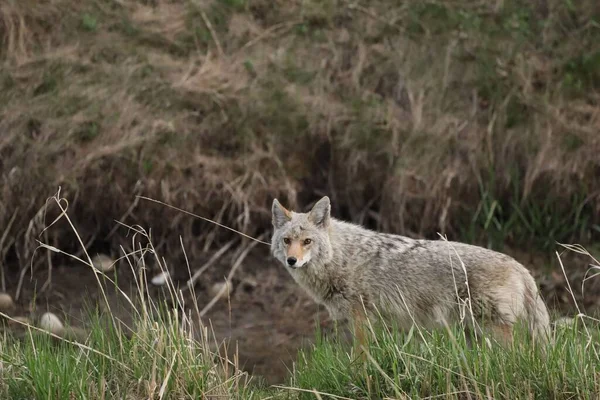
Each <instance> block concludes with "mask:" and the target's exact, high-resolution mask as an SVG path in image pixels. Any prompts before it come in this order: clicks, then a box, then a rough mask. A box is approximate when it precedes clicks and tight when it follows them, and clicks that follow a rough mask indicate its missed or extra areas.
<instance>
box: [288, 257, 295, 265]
mask: <svg viewBox="0 0 600 400" xmlns="http://www.w3.org/2000/svg"><path fill="white" fill-rule="evenodd" d="M296 261H298V260H296V257H288V259H287V262H288V265H289V266H292V265H294V264H296Z"/></svg>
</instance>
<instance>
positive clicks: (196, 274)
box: [187, 240, 233, 289]
mask: <svg viewBox="0 0 600 400" xmlns="http://www.w3.org/2000/svg"><path fill="white" fill-rule="evenodd" d="M231 245H233V240H231V241H229V242H227V243H226V244H225V245H224V246H223V247H221V248H220V249H219V251H217V252H216V253H215V254H213V255H212V257H211V258H210V259H209V260H208V261H207V262H206V263H205V264H204V265H203V266H202V267H200V269H198V270H197V271H196V272H194V275H192V276H191V277H190V279H189V280H188V281H187V287H188V289H191V288H192V287H194V284H195V283H196V281H197V280H198V278H200V275H201V274H202V273H203V272H204V271H206V270H207V269H208V267H210V266H211V265H213V263H214V262H215V261H217V259H218V258H219V257H221V256H222V255H223V254H224V253H225V252H226V251H227V250H229V248H230V247H231Z"/></svg>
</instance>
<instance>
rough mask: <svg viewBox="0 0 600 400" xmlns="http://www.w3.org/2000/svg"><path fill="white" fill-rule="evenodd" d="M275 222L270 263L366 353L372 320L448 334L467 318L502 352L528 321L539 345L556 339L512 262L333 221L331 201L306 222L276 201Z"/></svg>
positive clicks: (526, 278)
mask: <svg viewBox="0 0 600 400" xmlns="http://www.w3.org/2000/svg"><path fill="white" fill-rule="evenodd" d="M272 223H273V228H274V231H273V236H272V239H271V254H272V255H273V256H274V257H275V258H276V259H277V260H279V261H281V262H282V263H283V264H284V265H285V267H286V269H287V270H288V271H289V273H290V274H291V275H292V277H293V278H294V280H295V281H296V282H297V283H298V284H299V285H300V286H301V287H303V288H304V290H306V291H307V292H308V293H309V294H310V295H311V296H312V297H313V299H314V300H316V301H317V302H318V303H321V304H323V305H324V306H325V307H326V308H327V310H328V312H329V314H330V315H331V317H332V318H333V319H334V320H337V319H343V318H346V317H347V318H348V319H349V320H350V321H351V322H353V325H354V329H355V334H356V336H357V339H358V340H359V342H360V343H361V344H365V331H364V327H363V326H364V322H365V321H366V318H367V317H369V316H370V315H377V316H382V317H385V318H391V319H393V320H394V321H395V322H396V323H397V324H398V326H399V327H401V328H408V327H410V326H411V325H412V324H419V325H421V326H423V327H425V328H435V327H444V326H446V325H447V324H451V323H453V322H457V321H459V320H460V319H463V320H465V316H466V317H467V320H466V321H467V327H468V328H469V330H471V328H475V329H474V330H473V331H474V333H480V332H476V331H481V329H480V327H481V326H480V325H479V324H478V322H484V324H483V325H484V326H485V328H486V329H485V330H486V331H487V332H488V333H490V334H491V336H492V337H493V338H495V339H496V340H498V341H499V342H500V343H501V344H504V345H508V344H511V343H512V334H513V326H514V325H515V323H517V322H518V321H523V322H525V323H526V324H527V326H528V328H529V331H530V332H531V334H532V336H533V338H534V340H536V339H538V340H542V341H544V342H545V341H546V340H547V339H548V338H549V336H548V334H549V323H550V321H549V316H548V310H547V308H546V305H545V304H544V302H543V300H542V299H541V297H540V295H539V293H538V289H537V286H536V283H535V280H534V279H533V277H532V276H531V274H530V273H529V271H528V270H527V269H526V268H525V267H524V266H523V265H521V264H519V263H518V262H517V261H516V260H514V259H513V258H511V257H509V256H507V255H504V254H501V253H498V252H495V251H492V250H489V249H485V248H482V247H477V246H473V245H468V244H464V243H457V242H451V241H445V240H416V239H411V238H408V237H404V236H400V235H395V234H386V233H380V232H375V231H372V230H368V229H366V228H364V227H362V226H359V225H355V224H351V223H348V222H344V221H341V220H338V219H335V218H333V217H332V216H331V204H330V200H329V198H328V197H327V196H325V197H323V198H321V199H320V200H319V201H318V202H317V203H316V204H315V205H314V206H313V208H312V209H311V210H310V211H309V212H308V213H298V212H294V211H290V210H287V209H286V208H284V207H283V206H282V205H281V204H280V203H279V201H278V200H277V199H274V200H273V205H272ZM465 310H466V312H465ZM469 319H470V320H469Z"/></svg>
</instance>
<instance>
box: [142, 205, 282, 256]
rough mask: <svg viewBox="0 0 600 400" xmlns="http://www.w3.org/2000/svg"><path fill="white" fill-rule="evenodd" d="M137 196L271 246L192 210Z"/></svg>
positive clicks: (269, 244)
mask: <svg viewBox="0 0 600 400" xmlns="http://www.w3.org/2000/svg"><path fill="white" fill-rule="evenodd" d="M137 197H139V198H140V199H144V200H148V201H152V202H154V203H158V204H161V205H163V206H167V207H169V208H172V209H174V210H177V211H179V212H182V213H185V214H188V215H191V216H192V217H196V218H199V219H201V220H203V221H207V222H210V223H212V224H215V225H218V226H220V227H221V228H225V229H229V230H230V231H232V232H235V233H237V234H239V235H242V236H244V237H246V238H248V239H250V240H254V241H255V242H257V243H261V244H265V245H267V246H271V243H268V242H264V241H262V240H260V239H256V238H254V237H252V236H250V235H246V234H245V233H243V232H240V231H238V230H235V229H233V228H230V227H228V226H226V225H223V224H220V223H218V222H216V221H213V220H211V219H208V218H204V217H201V216H199V215H197V214H194V213H192V212H189V211H186V210H182V209H181V208H178V207H175V206H172V205H170V204H167V203H163V202H162V201H160V200H154V199H151V198H150V197H145V196H137Z"/></svg>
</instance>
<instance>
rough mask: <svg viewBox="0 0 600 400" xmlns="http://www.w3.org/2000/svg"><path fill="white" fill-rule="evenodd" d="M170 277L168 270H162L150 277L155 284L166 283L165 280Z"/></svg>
mask: <svg viewBox="0 0 600 400" xmlns="http://www.w3.org/2000/svg"><path fill="white" fill-rule="evenodd" d="M170 277H171V275H170V274H169V271H163V272H161V273H159V274H158V275H155V276H154V277H153V278H152V281H151V282H152V284H153V285H156V286H162V285H164V284H165V283H167V281H168V280H169V278H170Z"/></svg>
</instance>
